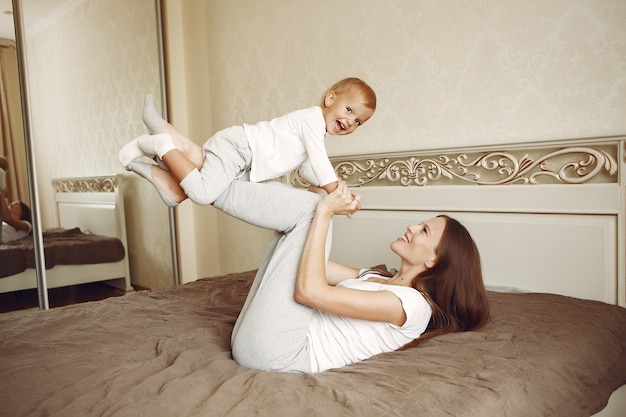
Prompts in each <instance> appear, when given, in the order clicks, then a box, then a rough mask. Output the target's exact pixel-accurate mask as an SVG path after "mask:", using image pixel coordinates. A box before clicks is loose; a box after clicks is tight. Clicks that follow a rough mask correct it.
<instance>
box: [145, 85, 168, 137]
mask: <svg viewBox="0 0 626 417" xmlns="http://www.w3.org/2000/svg"><path fill="white" fill-rule="evenodd" d="M142 116H143V123H144V124H145V125H146V126H147V127H148V130H149V131H150V133H152V134H153V135H155V134H157V133H163V125H165V120H163V118H162V117H161V115H160V114H159V112H157V110H156V107H154V99H153V97H152V94H148V95H147V96H146V99H145V100H144V102H143V114H142Z"/></svg>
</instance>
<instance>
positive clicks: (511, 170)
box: [0, 138, 626, 417]
mask: <svg viewBox="0 0 626 417" xmlns="http://www.w3.org/2000/svg"><path fill="white" fill-rule="evenodd" d="M531 148H532V149H531ZM496 154H497V156H496ZM489 155H492V156H495V159H491V158H490V157H488V156H489ZM450 160H455V161H457V162H451V163H450V162H449V161H450ZM459 161H460V162H459ZM489 161H495V162H494V163H491V162H489ZM581 161H582V162H583V163H582V164H580V163H579V162H581ZM333 162H334V163H335V166H336V170H337V172H338V174H339V175H340V176H342V178H344V179H345V180H346V181H348V182H350V183H353V184H354V185H360V187H361V188H360V190H359V192H360V193H361V194H362V195H363V210H361V212H359V213H358V214H357V215H355V216H354V218H353V219H351V220H348V219H344V218H337V219H336V220H335V224H334V235H333V250H332V255H331V256H332V257H333V258H334V259H337V260H339V261H343V262H346V263H350V264H354V265H361V266H372V261H373V260H376V261H379V260H380V261H381V262H384V263H385V264H386V267H389V268H392V267H394V266H395V265H393V262H394V258H392V257H388V258H387V257H386V254H387V253H388V243H389V242H390V241H391V240H393V239H395V238H396V237H397V236H398V235H399V234H401V233H403V230H404V228H405V226H406V224H407V223H408V222H413V221H415V220H420V219H426V218H428V217H429V216H431V214H433V213H442V212H443V213H447V214H449V215H451V216H454V217H456V218H458V219H459V220H461V221H463V222H464V223H465V224H466V225H467V226H468V228H470V231H471V232H472V233H473V235H474V237H475V239H476V240H477V243H478V246H479V249H480V250H481V256H482V259H483V264H484V276H485V282H486V283H487V285H488V288H489V302H490V306H491V317H490V320H489V322H488V324H487V325H486V326H485V327H484V328H482V329H480V330H477V331H472V332H466V333H455V334H449V335H444V336H441V337H437V338H434V339H432V340H430V341H428V342H426V343H424V344H423V345H421V346H420V347H417V348H414V349H409V350H406V351H401V352H391V353H386V354H382V355H378V356H376V357H373V358H371V359H368V360H366V361H363V362H361V363H357V364H354V365H350V366H347V367H344V368H341V369H335V370H330V371H327V372H323V373H319V374H280V373H271V372H262V371H257V370H252V369H246V368H244V367H241V366H239V365H237V364H236V363H235V362H234V361H233V360H232V357H231V353H230V343H229V338H230V333H231V330H232V327H233V324H234V322H235V320H236V318H237V315H238V313H239V311H240V308H241V306H242V304H243V302H244V299H245V296H246V293H247V290H248V288H249V286H250V284H251V280H252V278H253V276H254V271H245V272H240V273H234V274H228V275H224V276H218V277H209V278H203V279H200V280H197V281H195V282H191V283H188V284H185V285H181V286H176V287H171V288H166V289H159V290H152V291H137V292H134V293H129V294H127V295H125V296H122V297H115V298H111V299H107V300H103V301H98V302H92V303H86V304H80V305H74V306H67V307H61V308H56V309H53V310H50V311H36V312H30V313H11V314H10V315H8V316H2V315H0V356H1V357H2V358H3V360H2V361H1V362H0V374H1V375H2V376H3V377H2V379H1V382H0V415H7V416H9V415H10V416H22V415H29V416H32V415H34V416H44V415H45V416H67V415H72V416H74V415H108V416H130V415H150V416H172V415H175V416H250V415H261V416H318V415H319V416H335V415H337V416H338V415H341V416H413V415H428V416H451V415H453V416H538V415H541V416H544V415H546V416H548V415H550V416H567V417H575V416H590V415H594V416H615V417H617V416H623V415H624V411H625V410H626V385H625V384H626V308H624V307H625V306H626V303H625V293H624V281H625V279H626V277H625V276H624V261H625V257H624V249H625V248H624V239H625V238H626V233H624V232H625V229H624V227H625V226H624V204H625V199H624V185H625V181H624V138H599V139H587V140H586V141H585V142H584V143H583V142H582V141H568V142H567V143H556V142H555V143H553V144H550V145H546V144H541V145H540V146H537V147H536V146H534V145H533V146H525V147H522V146H520V147H519V148H518V147H511V148H507V149H506V150H501V149H497V150H494V149H491V148H484V149H483V148H477V149H470V150H456V149H455V150H445V151H437V152H435V153H434V155H431V154H429V153H427V152H424V153H421V152H420V153H418V152H413V153H406V154H396V155H382V156H372V155H367V156H350V157H342V158H336V159H334V161H333ZM440 163H441V164H442V166H439V164H440ZM458 164H461V165H463V167H462V168H461V169H460V170H459V169H458V168H457V167H456V165H458ZM503 166H504V167H505V168H502V167H503ZM555 166H556V167H557V168H554V167H555ZM581 166H584V168H581ZM598 166H599V168H598ZM394 167H395V168H394ZM518 168H519V169H518ZM596 168H598V169H596ZM448 169H449V170H450V172H446V173H443V172H442V171H446V170H448ZM484 170H485V171H488V174H486V173H484V172H483V171H484ZM516 170H517V171H516ZM570 170H573V171H574V173H573V174H570V173H569V171H570ZM494 171H495V173H494ZM498 171H499V172H500V173H498ZM550 172H552V174H549V173H550ZM396 173H397V175H396ZM538 173H543V174H538ZM457 175H459V176H460V177H457ZM466 175H468V176H466ZM424 176H425V177H424ZM503 176H504V177H506V178H504V177H503ZM496 177H498V178H499V179H498V178H496ZM542 177H545V178H542ZM502 178H504V180H502ZM580 178H584V181H582V182H579V181H578V180H579V179H580ZM370 179H371V180H370ZM405 180H406V181H407V184H404V183H403V182H404V181H405ZM544 181H545V182H544ZM535 182H537V184H535ZM570 216H571V217H570ZM366 229H369V233H367V234H366V233H365V230H366ZM346 234H352V236H353V238H352V239H351V242H354V241H357V242H360V243H359V244H357V245H356V246H355V245H353V244H352V245H350V246H348V245H347V244H346V241H345V240H344V239H346ZM355 234H356V236H357V238H356V239H355V238H354V235H355ZM366 236H367V237H366ZM372 236H374V238H373V237H372ZM377 242H380V246H378V243H377ZM589 264H591V265H589Z"/></svg>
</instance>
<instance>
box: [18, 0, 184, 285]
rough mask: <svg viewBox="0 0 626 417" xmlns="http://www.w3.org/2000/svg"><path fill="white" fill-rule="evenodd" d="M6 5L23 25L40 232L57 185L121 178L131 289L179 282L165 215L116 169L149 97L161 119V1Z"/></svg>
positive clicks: (140, 185)
mask: <svg viewBox="0 0 626 417" xmlns="http://www.w3.org/2000/svg"><path fill="white" fill-rule="evenodd" d="M13 3H14V4H15V3H19V6H18V7H21V10H22V15H23V22H24V33H25V36H24V40H23V49H24V58H25V61H26V65H25V72H24V77H25V79H26V81H27V85H28V98H27V100H26V101H27V102H28V106H27V107H28V116H27V118H26V119H28V120H27V123H26V124H25V125H28V126H27V128H26V130H27V136H30V140H31V142H32V152H31V153H32V155H31V156H32V157H33V160H34V168H35V169H34V171H35V172H36V175H35V178H33V180H35V181H36V189H37V198H38V200H39V202H40V204H39V205H38V208H37V213H36V214H37V216H39V217H40V220H41V228H42V229H48V228H52V227H58V225H59V220H58V213H57V209H56V206H55V202H54V189H53V187H52V181H53V180H54V179H58V178H77V177H80V178H83V177H95V176H105V175H115V174H122V175H123V177H122V178H123V180H122V181H123V184H124V187H123V193H124V206H125V218H126V232H127V238H128V251H127V252H128V253H127V256H128V259H129V264H130V276H131V280H132V283H133V286H136V287H139V288H159V287H165V286H169V285H172V284H173V283H176V282H177V268H176V266H177V265H176V258H175V256H176V251H175V250H174V249H175V248H174V246H175V240H174V237H173V236H174V231H173V230H172V229H173V227H174V223H173V221H172V220H173V212H172V209H168V208H167V207H166V206H165V205H164V204H162V202H161V201H160V199H159V197H158V195H157V193H156V192H155V191H154V189H152V187H151V186H150V185H149V184H148V183H147V182H146V181H144V180H142V179H140V178H139V177H138V176H137V175H135V174H133V173H130V172H127V171H125V170H124V169H123V168H122V167H121V166H120V164H119V161H118V151H119V149H120V148H121V147H122V146H123V145H124V144H126V143H127V142H128V141H130V140H132V139H133V138H135V137H137V136H139V135H141V134H144V133H146V132H147V130H146V128H145V126H144V125H143V122H142V119H141V115H142V109H143V100H144V97H145V95H146V94H153V95H154V97H155V102H156V103H157V107H158V109H157V110H160V111H162V113H163V114H165V102H166V101H165V88H164V85H165V83H164V80H163V67H164V66H163V62H162V56H163V55H162V49H161V45H162V44H161V36H162V33H161V26H160V10H161V4H160V1H158V0H157V1H155V0H133V1H132V2H128V1H126V0H69V1H67V0H65V1H64V0H13ZM28 130H30V135H28ZM26 142H27V143H28V139H27V140H26ZM27 148H28V146H27ZM27 153H29V151H28V149H27Z"/></svg>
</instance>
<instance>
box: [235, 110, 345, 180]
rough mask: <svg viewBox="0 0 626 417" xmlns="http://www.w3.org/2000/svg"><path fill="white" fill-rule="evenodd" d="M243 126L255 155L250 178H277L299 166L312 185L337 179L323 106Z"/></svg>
mask: <svg viewBox="0 0 626 417" xmlns="http://www.w3.org/2000/svg"><path fill="white" fill-rule="evenodd" d="M243 127H244V131H245V133H246V136H247V138H248V143H249V144H250V148H251V150H252V154H253V157H252V164H251V166H250V180H251V181H253V182H260V181H265V180H269V179H274V178H278V177H280V176H282V175H285V174H287V173H289V172H291V171H292V170H294V169H296V168H298V167H300V174H301V175H302V177H303V178H304V179H305V180H306V181H308V182H309V183H310V184H312V185H315V186H324V185H327V184H330V183H331V182H334V181H337V176H336V174H335V170H334V169H333V166H332V164H331V163H330V161H329V159H328V154H327V153H326V148H325V146H324V137H325V135H326V121H325V120H324V116H323V114H322V109H321V107H319V106H313V107H310V108H308V109H302V110H296V111H293V112H291V113H287V114H285V115H284V116H281V117H277V118H275V119H272V120H270V121H264V122H259V123H257V124H254V125H249V124H244V125H243Z"/></svg>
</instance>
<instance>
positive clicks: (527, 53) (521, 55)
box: [165, 0, 626, 276]
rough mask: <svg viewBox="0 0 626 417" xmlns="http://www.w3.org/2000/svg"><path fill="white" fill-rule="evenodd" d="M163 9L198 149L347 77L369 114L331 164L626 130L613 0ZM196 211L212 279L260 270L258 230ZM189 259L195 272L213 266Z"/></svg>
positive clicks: (209, 4) (625, 8) (625, 57)
mask: <svg viewBox="0 0 626 417" xmlns="http://www.w3.org/2000/svg"><path fill="white" fill-rule="evenodd" d="M165 3H166V5H167V7H168V8H169V9H170V11H171V12H172V13H170V12H168V15H169V16H168V17H169V19H170V21H169V25H170V26H171V30H172V31H179V32H180V36H181V38H182V40H179V43H177V44H175V48H173V51H172V54H176V60H175V62H170V65H171V66H172V67H173V69H174V70H173V71H172V72H171V73H170V82H171V83H172V85H173V89H174V90H175V91H176V92H177V94H184V95H185V97H184V99H181V100H180V101H179V103H178V105H177V104H175V105H174V107H173V108H172V111H173V114H174V115H175V119H174V120H175V122H176V123H181V125H184V126H185V127H186V128H187V129H186V132H187V133H189V134H190V135H191V136H192V138H193V139H194V140H196V141H197V142H198V143H202V142H203V141H204V140H206V139H207V138H208V137H209V136H210V135H211V134H212V133H213V132H215V131H217V130H219V129H221V128H224V127H227V126H230V125H233V124H239V123H242V122H255V121H258V120H266V119H269V118H272V117H275V116H278V115H281V114H283V113H286V112H288V111H291V110H294V109H298V108H302V107H306V106H311V105H314V104H317V103H318V102H319V100H320V98H321V96H322V95H323V93H324V92H325V90H326V89H327V88H328V87H329V86H330V85H332V84H333V83H334V82H335V81H337V80H339V79H341V78H343V77H347V76H357V77H361V78H363V79H364V80H366V81H367V82H368V83H370V85H371V86H372V87H373V88H374V89H375V91H376V92H377V96H378V108H377V111H376V113H375V114H374V116H373V117H372V119H371V120H370V121H368V122H367V123H366V124H365V125H364V126H363V127H362V128H360V129H359V130H358V131H357V132H356V133H354V134H352V135H349V136H347V137H332V136H331V137H328V139H327V148H328V150H329V154H330V155H331V156H334V157H336V156H342V155H350V154H371V153H376V154H382V153H386V152H402V151H409V150H422V151H427V150H436V149H445V148H453V147H464V146H474V145H498V144H512V143H517V142H535V141H539V142H541V141H547V140H554V139H570V138H577V137H598V136H606V135H620V134H625V133H626V117H625V115H626V25H624V22H626V2H624V1H621V0H543V1H539V0H476V1H463V0H445V1H440V0H394V1H379V0H362V1H358V2H350V3H346V2H337V1H331V0H319V1H308V0H292V1H286V0H264V1H256V0H198V1H186V0H166V2H165ZM181 91H184V93H182V92H181ZM181 103H183V104H181ZM182 108H184V109H185V111H184V112H182V111H178V109H182ZM195 215H196V217H195V218H196V221H195V222H194V228H193V230H192V229H187V230H185V231H183V233H188V234H189V235H194V236H195V240H196V241H198V240H199V239H200V240H201V239H207V236H212V239H214V240H216V241H218V242H219V246H220V255H219V260H218V261H217V262H219V263H220V265H221V272H231V271H234V270H242V269H246V268H249V267H254V266H255V265H258V260H259V259H260V257H261V255H262V253H263V251H264V249H265V242H266V240H267V234H266V233H265V232H261V231H259V232H258V234H257V231H250V230H249V228H248V227H247V226H244V225H242V224H241V222H237V221H235V220H232V219H230V218H226V217H225V216H223V218H222V217H220V218H219V222H218V227H217V230H215V228H213V227H208V226H207V227H205V226H204V224H206V223H203V222H202V219H203V218H206V216H207V212H206V210H205V209H197V210H196V213H195ZM241 236H246V244H245V245H243V246H245V247H243V246H242V242H241ZM193 240H194V239H191V241H193ZM198 251H200V248H198ZM192 262H193V261H192ZM196 262H197V263H198V264H199V265H200V267H199V271H200V272H199V275H200V276H203V275H204V273H203V271H210V270H211V268H213V267H214V264H215V262H216V260H215V259H213V258H210V257H206V256H198V258H197V259H196Z"/></svg>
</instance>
